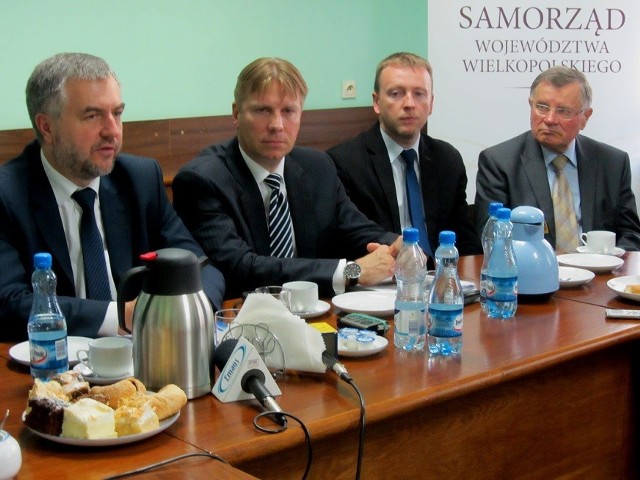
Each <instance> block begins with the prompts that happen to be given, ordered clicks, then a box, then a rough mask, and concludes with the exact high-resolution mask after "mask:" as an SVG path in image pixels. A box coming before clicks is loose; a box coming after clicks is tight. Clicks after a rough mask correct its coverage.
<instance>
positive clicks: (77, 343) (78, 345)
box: [9, 337, 91, 367]
mask: <svg viewBox="0 0 640 480" xmlns="http://www.w3.org/2000/svg"><path fill="white" fill-rule="evenodd" d="M90 341H91V339H90V338H87V337H67V351H68V355H69V366H70V367H71V366H73V365H76V364H77V363H78V359H77V358H76V353H77V352H78V350H87V349H88V348H89V342H90ZM9 355H10V356H11V358H12V359H13V360H15V361H16V362H18V363H21V364H22V365H27V366H29V365H31V353H30V352H29V341H28V340H27V341H25V342H22V343H19V344H17V345H14V346H13V347H11V348H10V349H9Z"/></svg>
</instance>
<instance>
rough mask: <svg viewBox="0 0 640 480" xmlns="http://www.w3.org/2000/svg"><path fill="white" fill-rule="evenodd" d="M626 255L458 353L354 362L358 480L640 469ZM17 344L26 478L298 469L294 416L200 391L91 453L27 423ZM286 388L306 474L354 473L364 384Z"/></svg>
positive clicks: (24, 375)
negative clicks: (121, 441) (276, 417)
mask: <svg viewBox="0 0 640 480" xmlns="http://www.w3.org/2000/svg"><path fill="white" fill-rule="evenodd" d="M622 258H623V259H624V261H625V262H624V264H623V265H622V266H621V267H619V268H617V269H614V270H613V271H612V272H607V273H600V274H597V275H596V277H595V278H594V279H593V280H592V281H591V282H589V283H587V284H586V285H583V286H579V287H576V288H571V289H561V290H559V291H557V292H556V293H555V294H554V295H553V296H552V297H551V298H549V299H547V300H546V301H543V302H538V303H521V304H520V305H519V306H518V310H517V313H516V316H515V318H513V319H511V320H499V319H491V318H487V316H486V315H485V314H484V313H482V311H481V308H480V305H479V304H478V303H473V304H470V305H467V306H466V307H465V309H464V328H463V342H464V345H463V349H462V354H461V355H460V356H459V357H453V358H439V357H436V358H432V357H429V355H428V354H426V353H410V352H404V351H400V350H398V349H395V348H394V347H393V340H392V338H393V334H392V332H391V331H390V332H389V333H388V334H387V338H388V339H389V340H390V341H389V345H388V346H387V347H386V348H385V349H384V350H383V351H381V352H380V353H377V354H375V355H372V356H368V357H361V358H342V359H341V361H342V362H343V363H344V365H345V366H346V368H347V369H348V371H349V373H350V375H351V377H352V378H353V379H354V382H355V384H356V385H357V386H358V388H359V389H360V391H361V392H362V394H363V396H364V401H365V404H366V428H365V447H364V455H363V459H362V472H361V478H363V479H376V478H447V479H458V478H460V479H462V478H464V479H469V478H482V479H486V478H505V479H506V478H509V479H513V478H531V479H534V478H544V479H547V478H589V479H599V478H603V479H604V478H607V479H610V478H636V477H637V473H638V464H637V460H636V457H637V453H638V440H637V433H638V432H637V412H638V407H637V405H638V401H637V395H636V390H637V386H638V385H639V383H638V373H637V367H638V353H637V351H638V340H639V339H640V322H638V321H633V320H609V319H606V318H605V315H604V309H605V307H606V308H637V307H638V304H637V303H634V302H633V301H630V300H625V299H623V298H621V297H619V296H618V295H617V294H616V293H615V292H613V291H612V290H611V289H609V287H608V286H607V283H606V282H607V280H608V279H610V278H612V277H614V276H623V275H631V274H640V253H625V254H624V256H623V257H622ZM481 260H482V258H481V257H480V256H475V257H463V258H461V259H460V265H459V272H460V275H461V277H462V278H463V279H466V280H473V281H477V279H478V277H479V274H478V272H479V268H480V264H481ZM233 303H235V302H228V306H231V305H232V304H233ZM337 313H338V311H337V309H335V308H332V309H331V310H330V311H329V312H327V313H326V314H324V315H323V316H320V317H318V318H315V319H312V320H308V321H309V322H311V321H324V322H327V323H329V324H332V325H335V322H336V314H337ZM10 346H11V344H8V343H2V344H0V356H1V357H2V358H3V359H5V361H4V362H2V364H0V369H1V370H2V379H3V380H2V388H1V389H0V410H2V409H5V408H10V409H11V412H12V414H11V416H10V419H9V421H8V423H7V425H6V427H5V429H6V430H8V431H9V433H11V434H12V435H13V436H15V437H16V438H17V439H18V441H19V442H20V444H21V446H22V454H23V466H22V470H21V471H20V474H19V476H18V478H20V479H22V478H32V477H36V476H45V475H46V476H49V477H52V478H105V477H107V476H110V475H115V474H117V473H122V472H125V471H128V470H131V469H134V468H139V467H142V466H144V465H147V464H150V463H154V462H158V461H161V460H164V459H168V458H172V457H176V456H178V455H181V454H186V453H193V452H212V453H215V454H217V455H219V456H220V457H222V458H223V459H225V460H226V461H227V462H229V464H230V465H232V466H233V468H232V467H231V466H229V465H226V464H223V463H221V462H217V461H215V460H210V459H208V458H201V457H195V458H190V459H187V460H183V461H180V462H179V463H176V464H173V466H172V467H170V468H169V469H160V470H157V471H156V472H155V474H154V476H153V478H157V477H158V476H161V475H163V474H165V475H168V474H169V473H168V472H171V473H170V474H173V475H177V477H178V478H252V476H254V477H258V478H266V479H289V478H292V479H296V478H301V476H302V473H303V471H304V468H305V464H306V461H307V451H306V444H305V437H304V435H303V431H302V429H301V428H300V426H298V425H297V424H296V423H295V422H289V426H288V428H287V429H286V430H285V431H284V432H282V433H278V434H266V433H262V432H260V431H258V430H257V429H256V428H254V426H253V419H254V417H255V416H256V414H258V413H259V412H260V411H261V408H262V407H260V405H259V404H258V403H257V401H255V400H246V401H241V402H233V403H225V404H223V403H221V402H219V401H218V400H217V399H216V398H215V397H213V396H212V395H206V396H204V397H201V398H198V399H194V400H191V401H189V402H188V404H187V405H186V406H185V407H184V408H183V409H182V412H181V415H180V418H179V419H178V420H177V421H176V423H175V424H173V425H172V426H171V427H169V428H168V429H167V430H165V431H164V432H162V433H160V434H158V435H156V436H154V437H151V438H149V439H146V440H144V441H141V442H138V443H132V444H129V445H122V446H117V447H104V448H83V447H70V446H64V445H59V444H56V443H53V442H50V441H48V440H45V439H42V438H40V437H38V436H36V435H34V434H33V433H31V432H30V431H29V430H28V429H27V428H26V427H24V426H23V425H22V422H21V419H20V416H21V413H22V411H23V410H24V406H25V404H26V398H27V393H28V390H29V388H30V386H31V383H32V381H31V378H30V376H29V374H28V368H27V367H24V366H21V365H18V364H16V363H15V362H13V361H12V360H10V359H9V355H8V350H9V348H10ZM278 386H279V387H280V389H281V390H282V395H281V396H278V397H277V402H278V403H279V405H280V406H281V407H282V408H283V409H284V410H285V411H287V412H290V413H291V414H293V415H295V416H296V417H298V418H300V419H301V420H302V421H303V422H304V424H305V425H306V427H307V428H308V429H309V432H310V435H311V440H312V449H313V456H312V465H311V470H310V474H309V478H314V479H325V478H338V479H351V478H355V472H356V465H357V456H358V438H359V412H360V408H359V405H360V404H359V401H358V397H357V396H356V394H355V392H354V389H353V388H352V387H351V386H350V385H348V384H347V383H345V382H343V381H342V380H340V379H339V378H338V377H337V376H336V375H335V374H334V373H333V372H327V373H325V374H311V373H304V372H288V374H287V376H286V378H284V379H281V380H278ZM2 411H4V410H2ZM149 478H151V477H149ZM166 478H169V477H168V476H167V477H166ZM172 478H175V477H172Z"/></svg>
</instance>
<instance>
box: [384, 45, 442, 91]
mask: <svg viewBox="0 0 640 480" xmlns="http://www.w3.org/2000/svg"><path fill="white" fill-rule="evenodd" d="M392 65H393V66H400V67H410V68H424V69H425V70H426V71H427V72H429V76H430V77H431V82H432V83H433V69H432V68H431V64H430V63H429V61H428V60H426V59H424V58H422V57H420V56H418V55H416V54H414V53H408V52H397V53H392V54H391V55H389V56H388V57H387V58H385V59H384V60H382V61H381V62H380V63H379V64H378V68H376V78H375V80H374V82H373V91H374V92H376V93H380V74H381V73H382V70H384V69H385V68H387V67H389V66H392Z"/></svg>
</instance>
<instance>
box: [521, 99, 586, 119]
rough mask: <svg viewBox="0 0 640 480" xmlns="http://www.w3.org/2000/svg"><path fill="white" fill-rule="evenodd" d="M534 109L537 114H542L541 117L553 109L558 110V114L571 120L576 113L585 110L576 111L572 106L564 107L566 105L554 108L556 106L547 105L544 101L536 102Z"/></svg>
mask: <svg viewBox="0 0 640 480" xmlns="http://www.w3.org/2000/svg"><path fill="white" fill-rule="evenodd" d="M533 111H534V112H536V115H540V116H541V117H546V116H547V115H549V114H550V113H551V112H552V111H554V112H556V115H558V116H559V117H560V118H561V119H563V120H571V119H572V118H573V117H575V116H576V115H579V114H581V113H582V112H584V110H578V111H575V110H571V109H570V108H564V107H555V108H554V107H550V106H549V105H545V104H544V103H536V104H534V105H533Z"/></svg>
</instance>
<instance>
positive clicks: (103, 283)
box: [71, 188, 112, 300]
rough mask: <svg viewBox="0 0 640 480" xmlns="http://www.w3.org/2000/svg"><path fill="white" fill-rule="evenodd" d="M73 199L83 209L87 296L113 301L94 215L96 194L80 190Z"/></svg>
mask: <svg viewBox="0 0 640 480" xmlns="http://www.w3.org/2000/svg"><path fill="white" fill-rule="evenodd" d="M71 197H72V198H73V199H74V200H75V201H76V202H78V205H80V207H81V208H82V218H81V220H80V243H81V244H82V259H83V262H84V279H85V284H86V296H87V298H90V299H92V300H111V299H112V298H111V289H110V288H109V276H108V275H107V263H106V261H105V258H104V247H103V243H102V237H101V236H100V231H99V230H98V225H97V224H96V217H95V215H94V213H93V204H94V203H95V201H96V192H95V191H94V190H93V189H91V188H85V189H83V190H78V191H77V192H75V193H74V194H73V195H71Z"/></svg>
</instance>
